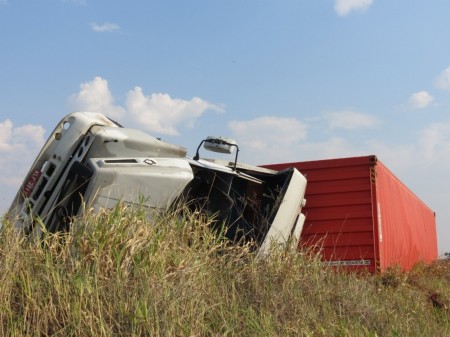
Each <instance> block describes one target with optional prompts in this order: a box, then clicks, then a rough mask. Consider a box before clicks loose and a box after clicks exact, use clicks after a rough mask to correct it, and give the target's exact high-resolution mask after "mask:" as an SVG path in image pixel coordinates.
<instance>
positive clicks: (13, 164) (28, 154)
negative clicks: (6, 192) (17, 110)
mask: <svg viewBox="0 0 450 337" xmlns="http://www.w3.org/2000/svg"><path fill="white" fill-rule="evenodd" d="M44 133H45V130H44V128H43V127H42V126H40V125H31V124H27V125H23V126H20V127H14V125H13V123H12V122H11V120H9V119H6V120H4V121H3V122H0V177H1V183H2V184H4V185H12V186H15V187H18V185H20V183H21V182H22V180H23V178H24V175H25V173H26V171H27V170H28V168H29V165H30V164H31V161H32V159H34V156H35V155H37V153H38V152H39V150H40V149H41V147H42V145H43V144H44V142H45V139H44ZM18 154H20V155H18Z"/></svg>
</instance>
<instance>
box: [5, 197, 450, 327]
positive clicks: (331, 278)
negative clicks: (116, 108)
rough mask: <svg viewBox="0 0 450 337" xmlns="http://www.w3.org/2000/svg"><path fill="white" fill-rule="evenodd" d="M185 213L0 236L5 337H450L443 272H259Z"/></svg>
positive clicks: (449, 293)
mask: <svg viewBox="0 0 450 337" xmlns="http://www.w3.org/2000/svg"><path fill="white" fill-rule="evenodd" d="M210 222H211V219H206V218H202V217H199V216H198V215H196V214H192V213H187V212H173V213H172V214H160V215H155V216H154V220H153V222H152V223H150V222H149V221H148V220H147V218H146V216H145V214H144V212H143V211H142V210H139V209H126V208H125V207H124V206H123V205H119V206H118V207H117V208H116V209H114V210H111V211H109V212H105V213H103V214H100V215H95V216H94V215H92V214H87V215H86V216H84V217H83V218H82V219H80V220H79V221H77V223H76V224H74V225H73V228H72V230H71V232H70V233H66V234H57V235H50V234H49V235H47V236H46V237H45V238H44V239H43V241H42V242H34V243H33V242H29V241H27V240H25V239H23V238H21V237H20V236H18V235H16V234H15V232H14V230H13V229H12V225H11V224H5V226H4V228H3V230H2V231H1V233H0V270H1V272H0V282H1V285H2V286H1V287H0V335H2V336H427V335H428V336H449V335H450V312H449V304H450V302H449V299H450V283H449V282H450V263H448V261H447V262H444V261H443V262H439V263H435V264H432V265H429V266H424V265H420V266H417V268H415V269H414V270H413V271H411V272H409V273H403V272H400V271H397V270H391V271H389V272H388V273H386V274H385V275H382V276H373V275H356V274H346V273H339V272H336V271H333V270H331V269H328V268H324V267H323V266H322V264H321V263H320V261H319V260H318V259H316V258H314V257H311V256H309V254H305V253H302V252H292V251H287V250H280V249H278V250H274V251H273V252H272V253H271V254H270V256H269V257H268V258H267V259H265V260H260V259H257V258H256V254H255V252H253V249H252V247H251V246H250V245H244V246H233V245H230V244H228V243H227V242H226V241H225V240H224V239H223V238H222V237H221V235H220V233H213V232H211V231H210V229H209V224H210Z"/></svg>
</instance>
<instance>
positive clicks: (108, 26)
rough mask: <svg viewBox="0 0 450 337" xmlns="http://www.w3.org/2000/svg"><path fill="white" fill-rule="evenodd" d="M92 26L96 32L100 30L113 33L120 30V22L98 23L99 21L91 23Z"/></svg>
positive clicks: (100, 31)
mask: <svg viewBox="0 0 450 337" xmlns="http://www.w3.org/2000/svg"><path fill="white" fill-rule="evenodd" d="M91 28H92V30H93V31H94V32H98V33H112V32H115V31H118V30H120V26H119V25H118V24H115V23H108V22H106V23H104V24H101V25H100V24H98V23H95V22H93V23H91Z"/></svg>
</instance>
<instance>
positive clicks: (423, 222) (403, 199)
mask: <svg viewBox="0 0 450 337" xmlns="http://www.w3.org/2000/svg"><path fill="white" fill-rule="evenodd" d="M376 180H377V183H376V194H377V207H378V213H379V217H380V220H379V221H381V232H380V233H379V234H381V235H379V238H380V242H379V244H380V250H381V251H382V252H383V255H382V256H381V259H380V268H381V271H383V270H385V269H386V268H387V267H389V266H392V265H399V266H401V267H402V268H404V269H410V268H411V267H412V266H413V265H414V264H416V263H417V262H419V261H423V262H430V261H433V260H436V259H437V257H438V249H437V237H436V222H435V213H434V212H433V211H432V210H431V209H430V208H429V207H428V206H427V205H425V204H424V203H423V202H422V201H421V200H420V199H419V198H418V197H417V196H416V195H415V194H414V193H412V192H411V191H410V190H409V189H408V188H407V187H406V186H405V185H404V184H403V183H402V182H401V181H400V180H399V179H398V178H396V177H395V176H394V175H393V174H392V173H391V172H390V171H389V170H388V168H387V167H386V166H384V165H383V164H382V163H380V162H379V163H378V164H377V166H376ZM379 227H380V226H379Z"/></svg>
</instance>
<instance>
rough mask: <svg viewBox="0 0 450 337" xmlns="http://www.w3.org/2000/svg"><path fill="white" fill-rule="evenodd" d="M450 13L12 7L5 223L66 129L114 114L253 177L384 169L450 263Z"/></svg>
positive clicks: (347, 5)
mask: <svg viewBox="0 0 450 337" xmlns="http://www.w3.org/2000/svg"><path fill="white" fill-rule="evenodd" d="M449 14H450V1H448V0H433V1H429V0H428V1H426V0H395V1H381V0H322V1H311V0H278V1H273V0H272V1H269V0H258V1H256V0H227V1H211V0H191V1H185V0H145V1H144V0H133V1H124V0H33V1H29V0H28V1H27V0H0V211H1V212H2V213H3V212H4V211H6V210H7V209H8V207H9V205H10V203H11V201H12V198H13V196H14V195H15V193H16V192H17V190H18V188H19V186H20V184H21V183H22V181H23V179H24V178H25V175H26V172H27V171H28V169H29V167H30V165H31V163H32V161H33V160H34V158H35V156H36V155H37V153H38V152H39V150H40V148H41V147H42V145H43V144H44V142H45V140H46V138H47V137H48V136H49V133H50V132H51V131H52V129H53V128H54V126H55V125H56V123H57V122H58V121H59V120H60V119H61V118H63V117H64V116H65V115H66V114H68V113H70V112H73V111H97V112H101V113H104V114H106V115H108V116H110V117H112V118H113V119H115V120H117V121H118V122H120V123H121V124H122V125H124V126H127V127H133V128H139V129H141V130H144V131H146V132H148V133H149V134H151V135H153V136H155V137H160V138H162V139H163V140H166V141H169V142H172V143H175V144H178V145H182V146H184V147H186V148H187V149H188V154H189V155H191V156H192V155H194V152H195V150H196V148H197V145H198V144H199V142H200V141H201V140H202V139H204V138H205V137H206V136H209V135H221V136H226V137H231V138H233V139H235V140H236V141H237V142H238V144H239V148H240V152H239V159H240V161H242V162H246V163H250V164H268V163H281V162H293V161H306V160H315V159H326V158H340V157H354V156H365V155H372V154H374V155H377V156H378V158H379V160H381V161H382V162H383V163H384V164H385V165H386V166H387V167H388V168H389V169H390V170H391V171H392V172H393V173H394V174H395V175H396V176H397V177H399V178H400V179H401V180H402V181H403V182H404V183H405V184H406V185H407V186H408V187H409V188H410V189H411V190H412V191H413V192H414V193H415V194H416V195H417V196H419V197H420V198H421V199H422V200H423V201H424V202H425V203H426V204H427V205H428V206H429V207H430V208H432V209H433V210H434V211H435V212H436V218H437V231H438V246H439V253H441V254H442V253H443V252H448V251H450V179H449V177H448V172H450V43H449V41H450V21H449V20H448V16H449Z"/></svg>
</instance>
